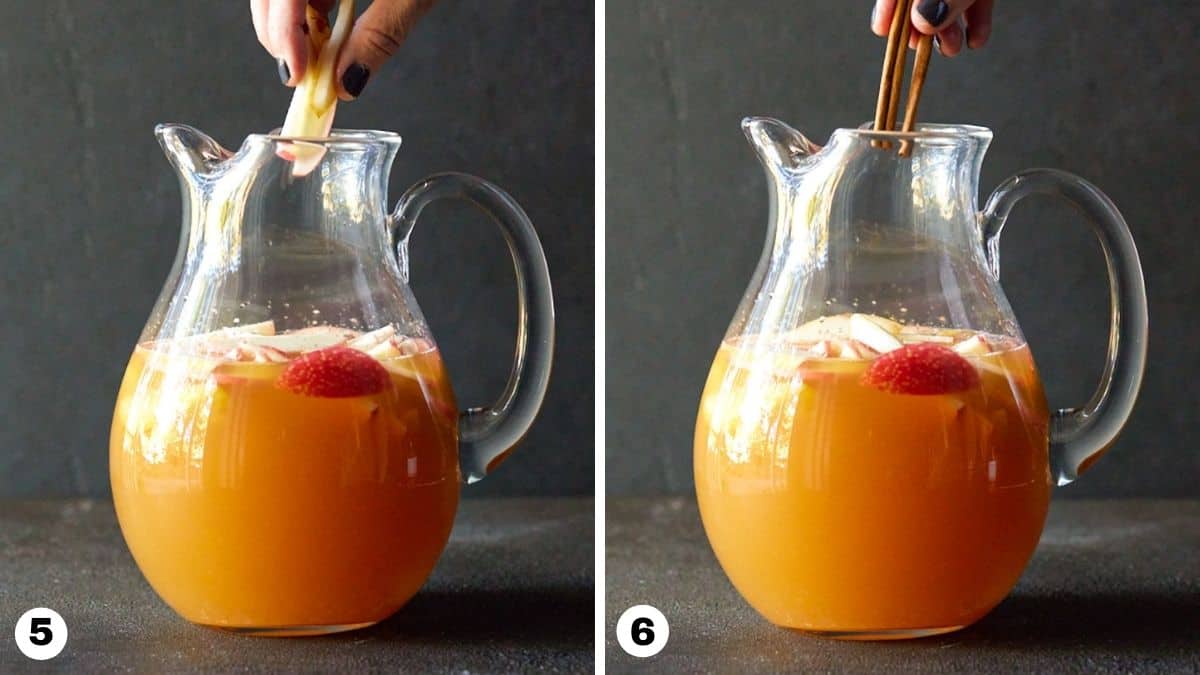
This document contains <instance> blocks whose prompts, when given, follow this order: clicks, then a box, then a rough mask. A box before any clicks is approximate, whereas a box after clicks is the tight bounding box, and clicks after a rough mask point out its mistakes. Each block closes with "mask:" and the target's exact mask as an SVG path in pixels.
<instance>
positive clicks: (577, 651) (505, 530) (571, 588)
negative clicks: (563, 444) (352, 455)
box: [0, 499, 595, 673]
mask: <svg viewBox="0 0 1200 675" xmlns="http://www.w3.org/2000/svg"><path fill="white" fill-rule="evenodd" d="M593 524H594V516H593V503H592V500H591V499H475V500H464V501H463V503H462V505H461V507H460V509H459V513H458V519H457V521H456V522H455V525H454V532H453V534H452V535H451V537H450V543H449V545H448V546H447V547H446V551H445V553H443V555H442V559H441V560H440V561H439V562H438V566H437V568H436V569H435V570H434V573H433V577H432V578H431V579H430V580H429V582H428V583H426V585H425V587H424V588H423V589H422V590H421V591H420V592H419V593H418V594H417V596H416V597H415V598H413V600H412V601H411V602H409V604H408V605H407V606H405V607H404V608H403V609H401V610H400V611H399V612H398V613H397V614H395V615H394V616H392V617H391V618H390V619H388V620H387V621H384V622H383V623H380V624H378V625H376V626H372V627H370V628H367V629H364V630H361V631H357V632H352V633H344V634H342V635H337V636H330V637H321V638H294V639H275V638H252V637H243V636H237V635H232V634H229V633H224V632H221V631H215V630H211V629H205V628H199V627H196V626H193V625H191V624H189V623H187V622H186V621H184V620H183V619H181V618H179V617H178V616H177V615H176V614H175V613H174V612H173V611H172V610H171V609H170V608H168V607H167V606H166V605H164V604H163V603H162V602H161V601H160V600H159V599H158V596H156V595H155V594H154V592H153V591H152V590H151V589H150V587H149V585H147V584H146V582H145V581H144V580H143V579H142V576H141V574H140V573H139V572H138V570H137V568H136V567H135V566H134V563H133V559H132V558H131V557H130V556H129V553H128V551H127V549H126V548H125V542H124V540H123V539H122V538H121V534H120V531H119V530H118V528H117V523H116V517H115V515H114V513H113V509H112V504H111V502H106V501H79V500H73V501H39V502H11V501H10V502H0V673H13V672H29V671H50V670H64V671H69V672H113V671H118V672H121V671H136V672H191V671H208V672H230V671H235V672H289V673H296V672H325V673H328V672H367V671H382V670H386V671H388V672H420V673H451V672H453V673H464V672H470V673H487V672H504V673H509V672H517V671H520V672H528V671H533V670H537V671H549V672H569V673H577V672H590V671H591V670H592V669H593V667H594V662H595V649H594V646H593V645H594V639H595V635H594V629H593V623H594V616H595V611H594V588H595V587H594V583H593V576H594V567H595V553H594V537H593V532H594V527H593ZM39 606H41V607H49V608H51V609H54V610H56V611H57V612H58V613H59V614H61V615H62V616H63V619H64V620H65V621H66V623H67V628H68V631H69V635H70V637H69V639H68V642H67V646H66V649H65V650H64V651H63V653H62V654H60V655H59V656H58V657H57V658H55V659H53V660H51V661H47V662H44V664H37V663H36V662H34V661H30V660H27V659H26V658H25V657H24V656H23V655H22V654H21V653H20V652H19V651H18V650H17V647H16V645H15V643H14V642H13V639H12V635H13V633H12V631H13V626H14V625H15V624H16V621H17V618H18V617H20V615H21V614H22V613H24V612H25V611H26V610H27V609H30V608H33V607H39Z"/></svg>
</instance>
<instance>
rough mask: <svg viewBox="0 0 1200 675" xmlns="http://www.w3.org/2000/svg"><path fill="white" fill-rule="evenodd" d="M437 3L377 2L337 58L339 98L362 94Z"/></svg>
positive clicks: (413, 0) (414, 0)
mask: <svg viewBox="0 0 1200 675" xmlns="http://www.w3.org/2000/svg"><path fill="white" fill-rule="evenodd" d="M434 1H435V0H375V2H372V3H371V5H370V6H369V7H367V10H366V11H365V12H363V14H362V16H360V17H359V18H358V21H356V22H355V24H354V28H353V30H351V31H350V37H349V38H348V39H347V40H346V45H345V46H344V47H342V51H341V54H339V55H338V65H337V82H338V97H339V98H341V99H342V100H343V101H349V100H351V99H354V98H357V97H358V96H359V95H360V94H362V91H363V88H364V87H366V86H367V80H368V79H370V77H371V74H372V73H374V72H377V71H378V70H379V68H380V66H382V65H383V63H384V62H385V61H387V60H388V59H389V58H391V56H392V54H395V53H396V50H398V49H400V45H401V44H403V43H404V39H405V38H406V37H408V32H409V30H411V29H412V27H413V24H415V23H416V22H417V19H420V18H421V17H422V16H423V15H424V14H425V12H428V11H429V8H430V7H432V6H433V3H434Z"/></svg>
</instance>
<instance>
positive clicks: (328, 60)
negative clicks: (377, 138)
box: [279, 0, 354, 176]
mask: <svg viewBox="0 0 1200 675" xmlns="http://www.w3.org/2000/svg"><path fill="white" fill-rule="evenodd" d="M306 7H307V15H306V25H307V26H308V31H307V33H308V41H309V44H308V68H306V69H305V71H304V79H302V80H301V81H300V84H298V85H296V92H295V93H294V94H293V95H292V103H291V105H290V106H289V107H288V112H287V117H286V118H285V119H284V122H283V128H282V129H281V131H280V133H281V134H282V135H284V136H289V137H292V138H297V139H306V138H308V139H315V138H327V137H328V136H329V132H330V130H331V129H333V115H334V112H335V111H336V110H337V101H338V98H337V88H336V86H335V85H334V81H333V77H334V72H333V70H334V67H335V66H336V65H337V57H338V52H340V51H341V49H342V44H343V43H345V41H346V38H347V36H349V35H350V26H351V25H352V24H353V23H354V0H340V1H339V2H338V10H337V20H336V21H335V22H334V25H333V28H332V29H330V27H329V21H328V20H327V19H326V18H325V16H323V15H322V14H321V13H320V12H318V11H317V10H315V9H313V8H312V6H308V5H306ZM279 154H280V156H282V157H283V158H284V159H291V160H293V162H294V163H293V165H292V175H294V176H306V175H308V174H309V173H310V172H312V170H313V168H315V167H316V166H317V164H318V163H320V161H321V157H323V156H324V155H325V148H324V147H322V146H321V145H319V144H316V143H304V142H303V141H299V142H294V143H290V144H288V145H287V146H286V147H284V148H282V149H281V150H280V152H279Z"/></svg>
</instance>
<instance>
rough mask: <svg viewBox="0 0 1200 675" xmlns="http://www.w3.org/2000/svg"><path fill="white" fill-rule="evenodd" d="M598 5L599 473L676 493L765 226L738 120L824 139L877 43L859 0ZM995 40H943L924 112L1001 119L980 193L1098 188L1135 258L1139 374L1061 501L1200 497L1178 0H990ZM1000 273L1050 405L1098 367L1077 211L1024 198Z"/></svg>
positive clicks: (1189, 23)
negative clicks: (1144, 292) (603, 359)
mask: <svg viewBox="0 0 1200 675" xmlns="http://www.w3.org/2000/svg"><path fill="white" fill-rule="evenodd" d="M607 6H608V14H607V16H608V18H607V22H606V23H607V30H608V37H607V64H606V67H607V88H606V93H607V110H608V112H607V129H606V137H607V151H606V152H607V155H606V158H607V174H608V175H607V204H606V212H607V218H606V233H607V234H606V236H607V242H608V249H607V283H606V286H607V287H606V293H607V300H606V302H607V305H606V308H607V312H606V320H607V323H608V326H607V335H606V351H607V355H606V356H607V379H606V388H607V389H606V406H607V412H606V415H607V426H606V432H607V436H608V438H607V446H608V447H607V453H608V460H607V482H608V490H609V492H610V493H617V494H655V493H663V492H666V493H688V492H690V491H691V489H692V462H691V452H692V429H693V424H694V421H695V415H696V410H697V406H698V403H699V398H700V391H701V389H702V387H703V385H704V380H705V377H706V376H707V374H708V367H709V364H710V362H711V359H712V356H713V354H714V352H715V351H716V348H717V345H718V344H719V343H720V340H721V337H722V335H723V334H724V331H725V328H726V327H727V325H728V322H729V320H730V319H731V318H732V316H733V312H734V309H735V307H736V305H737V302H738V300H739V299H740V297H741V294H742V292H743V290H744V289H745V285H746V283H747V282H748V281H749V279H750V274H751V272H752V270H753V267H754V264H755V262H756V261H757V259H758V255H759V252H760V250H761V247H762V243H763V242H762V240H763V237H764V236H765V228H766V218H767V194H766V189H765V179H764V177H763V175H762V171H761V170H760V169H759V166H758V163H757V161H756V160H755V158H754V155H753V154H752V153H751V151H750V148H749V147H748V146H747V145H746V142H745V139H744V138H743V137H742V134H741V132H740V129H739V126H738V125H739V121H740V119H741V118H742V117H743V116H746V115H771V116H774V117H778V118H780V119H782V120H784V121H786V122H789V123H790V124H792V125H793V126H796V127H797V128H799V129H800V130H801V131H803V132H805V133H806V134H807V135H809V136H810V137H811V138H812V139H813V140H815V141H817V142H818V143H824V142H825V141H826V139H828V137H829V134H830V132H831V131H832V130H833V129H835V128H837V127H846V126H855V125H857V124H859V123H861V122H863V121H865V120H867V119H869V118H871V117H872V116H873V113H874V106H875V97H876V94H877V92H878V86H879V68H880V63H881V60H882V55H883V48H884V44H883V41H882V40H880V39H878V38H875V37H874V36H873V35H871V34H870V33H869V31H868V28H867V19H868V14H869V12H870V8H871V2H870V1H869V0H859V1H856V2H796V1H795V0H777V1H765V0H757V1H751V2H743V1H737V2H735V1H733V0H710V1H708V2H683V1H678V0H676V1H671V0H637V1H634V0H610V1H609V2H608V4H607ZM995 24H996V26H995V31H994V33H993V36H992V41H991V43H990V44H989V45H988V46H987V47H986V48H985V49H983V50H981V51H978V52H968V53H965V54H964V55H962V56H960V57H959V58H957V59H953V60H951V59H943V58H939V57H936V56H935V57H934V61H933V63H932V65H931V67H930V74H929V79H928V80H927V83H926V86H925V89H924V95H923V97H922V99H921V112H920V115H919V118H920V119H922V120H925V121H939V122H960V123H974V124H982V125H986V126H988V127H991V128H992V129H993V130H994V131H995V141H994V142H993V144H992V150H991V151H990V153H989V154H988V157H987V159H986V161H985V165H984V170H983V177H982V188H981V189H982V190H983V195H982V197H981V201H982V198H986V195H987V193H988V192H990V191H991V190H992V189H993V188H994V187H995V186H996V185H997V184H998V183H999V182H1000V181H1001V180H1003V179H1004V178H1005V177H1006V176H1008V175H1010V174H1012V173H1014V172H1016V171H1018V170H1021V169H1024V168H1027V167H1034V166H1049V167H1056V168H1060V169H1065V170H1067V171H1071V172H1074V173H1077V174H1079V175H1081V176H1083V177H1085V178H1087V179H1089V180H1091V181H1092V182H1094V183H1095V184H1096V185H1098V186H1100V188H1101V189H1103V190H1104V191H1106V192H1107V193H1108V194H1109V196H1111V197H1112V199H1113V201H1114V202H1116V204H1117V205H1118V206H1119V207H1120V208H1121V210H1122V212H1123V213H1124V214H1125V217H1126V219H1127V220H1128V221H1129V226H1130V228H1131V229H1132V230H1133V233H1134V237H1135V239H1136V240H1137V243H1138V247H1139V249H1140V252H1141V257H1142V262H1143V265H1144V267H1145V270H1146V283H1147V287H1148V294H1149V300H1150V323H1151V331H1150V346H1149V367H1148V370H1147V372H1146V380H1145V384H1144V388H1143V390H1142V395H1141V398H1140V400H1139V403H1138V407H1137V409H1136V410H1135V412H1134V415H1133V418H1132V420H1131V421H1130V423H1129V426H1128V427H1127V428H1126V429H1125V432H1124V434H1123V435H1122V437H1121V438H1120V440H1119V441H1118V442H1117V443H1116V445H1115V447H1114V448H1113V449H1112V451H1111V452H1110V453H1109V454H1108V455H1107V456H1106V457H1104V458H1103V460H1102V461H1100V462H1099V463H1098V464H1097V465H1096V466H1095V468H1093V469H1092V470H1091V471H1090V472H1089V473H1088V474H1087V475H1086V476H1084V477H1083V478H1082V479H1081V480H1080V481H1079V482H1078V483H1076V484H1074V485H1072V486H1070V487H1068V488H1066V489H1063V490H1061V491H1060V492H1059V493H1058V494H1059V496H1084V495H1092V496H1098V495H1104V496H1110V495H1111V496H1117V495H1120V496H1143V495H1157V496H1185V495H1190V496H1196V495H1200V487H1197V486H1198V485H1200V480H1197V479H1198V478H1200V452H1197V448H1196V445H1195V440H1196V438H1197V436H1198V433H1200V419H1198V417H1197V410H1198V408H1200V406H1198V403H1200V393H1198V392H1200V388H1198V387H1197V386H1196V378H1200V349H1197V345H1196V338H1197V330H1196V329H1197V325H1198V324H1197V320H1196V316H1195V312H1197V311H1200V305H1198V303H1197V301H1196V298H1197V297H1200V272H1198V268H1197V261H1200V222H1197V218H1196V213H1197V210H1198V209H1200V198H1198V197H1197V194H1198V192H1200V188H1198V186H1200V134H1197V133H1196V131H1195V129H1194V124H1195V122H1196V120H1197V119H1200V98H1198V95H1197V93H1196V82H1197V72H1198V66H1197V60H1196V45H1197V44H1198V42H1200V32H1198V27H1200V5H1198V4H1196V3H1191V2H1152V3H1148V2H1138V3H1131V2H1124V1H1118V0H1104V1H1101V2H1093V3H1082V2H1072V3H1053V2H1041V1H1039V0H1002V1H1001V2H997V3H996V15H995ZM1002 268H1003V280H1004V287H1005V289H1006V291H1007V294H1008V297H1009V299H1010V301H1011V302H1012V304H1013V306H1014V309H1015V310H1016V312H1017V316H1018V319H1019V320H1020V322H1021V325H1022V327H1023V329H1024V331H1025V334H1026V337H1027V338H1028V339H1029V342H1030V344H1031V346H1032V347H1033V350H1034V353H1035V355H1036V357H1037V360H1038V364H1039V366H1040V369H1041V371H1042V375H1043V378H1044V379H1045V381H1046V385H1047V395H1048V397H1049V399H1050V401H1051V404H1052V405H1054V406H1069V405H1082V404H1083V402H1084V401H1085V400H1086V399H1087V397H1088V396H1089V395H1090V394H1091V391H1092V388H1093V387H1094V384H1095V382H1096V380H1097V378H1098V377H1099V374H1100V367H1101V363H1102V356H1103V353H1104V346H1105V341H1106V339H1107V320H1108V306H1107V293H1106V282H1105V280H1104V267H1103V262H1102V258H1101V254H1100V249H1099V246H1098V245H1096V244H1095V243H1094V242H1093V241H1092V238H1091V235H1090V234H1089V233H1088V231H1087V229H1086V226H1085V224H1084V221H1083V220H1082V219H1081V217H1080V216H1078V215H1076V214H1075V213H1074V212H1073V211H1072V210H1071V209H1070V208H1069V207H1066V206H1063V205H1062V204H1059V203H1055V202H1053V201H1049V200H1027V201H1025V202H1022V204H1021V206H1020V207H1019V208H1018V209H1017V210H1016V211H1015V212H1014V213H1013V215H1012V218H1011V219H1010V220H1009V224H1008V226H1007V228H1006V230H1005V233H1004V243H1003V255H1002Z"/></svg>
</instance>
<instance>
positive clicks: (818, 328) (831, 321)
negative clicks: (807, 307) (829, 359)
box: [784, 314, 850, 343]
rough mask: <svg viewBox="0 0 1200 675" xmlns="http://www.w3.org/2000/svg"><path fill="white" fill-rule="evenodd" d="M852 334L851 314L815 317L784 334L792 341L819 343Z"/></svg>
mask: <svg viewBox="0 0 1200 675" xmlns="http://www.w3.org/2000/svg"><path fill="white" fill-rule="evenodd" d="M849 334H850V315H849V314H836V315H834V316H823V317H820V318H817V319H813V320H812V321H809V322H807V323H804V324H802V325H801V326H800V327H798V328H794V329H792V330H790V331H788V332H787V333H785V334H784V337H785V339H786V340H787V341H788V342H791V343H798V342H799V343H805V342H807V343H812V342H816V343H819V342H821V341H822V340H836V339H838V338H844V337H846V336H847V335H849Z"/></svg>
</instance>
